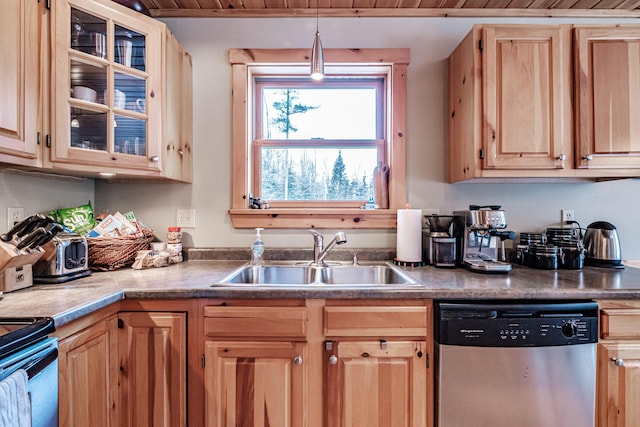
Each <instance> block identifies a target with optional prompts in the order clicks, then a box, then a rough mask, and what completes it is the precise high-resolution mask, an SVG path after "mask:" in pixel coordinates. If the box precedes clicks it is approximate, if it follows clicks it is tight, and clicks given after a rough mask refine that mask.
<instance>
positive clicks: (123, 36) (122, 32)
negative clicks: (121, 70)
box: [113, 25, 146, 71]
mask: <svg viewBox="0 0 640 427" xmlns="http://www.w3.org/2000/svg"><path fill="white" fill-rule="evenodd" d="M115 29H116V31H115V41H114V44H113V45H114V56H115V58H114V60H115V62H117V63H118V64H122V65H124V66H125V67H132V68H136V69H138V70H140V71H145V54H146V49H145V46H146V42H145V38H144V35H143V34H140V33H138V32H136V31H133V30H130V29H129V28H125V27H121V26H120V25H116V26H115Z"/></svg>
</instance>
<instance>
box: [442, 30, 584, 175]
mask: <svg viewBox="0 0 640 427" xmlns="http://www.w3.org/2000/svg"><path fill="white" fill-rule="evenodd" d="M570 48H571V44H570V27H568V26H560V25H553V26H550V25H549V26H546V25H545V26H543V25H540V26H534V25H505V26H475V27H474V28H473V30H472V31H471V33H469V34H468V35H467V37H466V38H465V39H464V40H463V41H462V42H461V43H460V45H459V46H458V47H457V48H456V50H455V51H454V52H453V53H452V54H451V56H450V58H449V179H450V181H452V182H455V181H462V180H467V179H472V178H488V177H519V176H527V175H531V176H547V175H554V174H556V173H555V171H557V170H562V169H565V168H571V165H572V162H573V151H572V126H571V123H572V120H571V68H570V66H571V61H570V59H571V57H570V51H571V49H570ZM549 171H553V172H551V173H550V172H549Z"/></svg>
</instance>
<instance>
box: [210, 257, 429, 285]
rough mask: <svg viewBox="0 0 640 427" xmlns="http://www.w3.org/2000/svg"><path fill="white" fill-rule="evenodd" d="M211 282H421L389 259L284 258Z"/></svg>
mask: <svg viewBox="0 0 640 427" xmlns="http://www.w3.org/2000/svg"><path fill="white" fill-rule="evenodd" d="M214 286H254V287H308V286H314V287H331V288H336V287H347V288H350V287H358V288H361V287H374V288H379V287H394V288H397V287H414V286H422V285H421V284H420V283H419V282H416V281H415V280H413V279H411V278H410V277H409V276H408V275H407V274H405V273H404V272H403V271H402V270H401V269H399V268H397V267H396V266H394V265H393V264H390V263H376V264H359V265H314V264H310V263H308V262H307V263H301V262H287V263H270V264H265V265H244V266H242V267H240V268H239V269H237V270H236V271H234V272H233V273H231V274H230V275H229V276H227V277H225V278H224V279H222V280H221V281H219V282H217V283H215V284H214Z"/></svg>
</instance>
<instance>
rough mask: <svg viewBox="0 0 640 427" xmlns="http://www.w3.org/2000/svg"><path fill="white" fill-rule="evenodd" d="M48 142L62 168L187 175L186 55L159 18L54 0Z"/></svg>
mask: <svg viewBox="0 0 640 427" xmlns="http://www.w3.org/2000/svg"><path fill="white" fill-rule="evenodd" d="M51 22H52V40H53V49H52V71H51V73H52V75H51V82H52V100H51V107H52V108H51V123H52V125H51V126H52V129H51V135H52V137H51V143H50V147H49V148H50V150H49V156H48V158H47V159H46V164H47V165H48V166H50V167H52V168H53V169H55V170H62V171H66V172H68V173H80V174H85V175H86V174H88V175H90V176H96V177H99V176H101V175H100V174H104V173H108V174H117V175H118V176H125V177H127V176H144V177H150V178H155V177H164V178H170V179H175V180H180V181H190V180H191V172H190V169H191V133H192V131H191V127H192V123H191V120H190V119H191V112H190V111H191V108H192V107H191V96H190V93H191V60H190V58H189V56H188V54H187V53H186V52H185V51H184V49H183V48H182V46H181V45H180V44H179V43H178V42H177V40H175V37H173V35H172V34H171V33H170V32H169V30H168V29H167V28H166V25H165V24H164V23H162V22H160V21H157V20H155V19H152V18H149V17H147V16H144V15H142V14H139V13H137V12H134V11H131V10H130V9H127V8H124V7H123V6H120V5H117V4H114V3H113V2H111V1H106V0H66V1H57V2H54V4H53V8H52V10H51Z"/></svg>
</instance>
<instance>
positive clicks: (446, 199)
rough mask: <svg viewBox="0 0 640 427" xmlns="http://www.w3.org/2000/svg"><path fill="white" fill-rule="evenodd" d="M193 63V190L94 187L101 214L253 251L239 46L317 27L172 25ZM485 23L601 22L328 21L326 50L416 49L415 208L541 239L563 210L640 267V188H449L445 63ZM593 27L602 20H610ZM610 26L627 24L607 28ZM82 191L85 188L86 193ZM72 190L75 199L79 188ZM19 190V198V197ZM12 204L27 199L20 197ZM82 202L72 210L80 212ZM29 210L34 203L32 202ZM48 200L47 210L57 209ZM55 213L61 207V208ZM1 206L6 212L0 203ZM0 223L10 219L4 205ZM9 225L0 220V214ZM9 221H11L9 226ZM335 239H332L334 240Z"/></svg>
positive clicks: (371, 236) (295, 36)
mask: <svg viewBox="0 0 640 427" xmlns="http://www.w3.org/2000/svg"><path fill="white" fill-rule="evenodd" d="M165 22H167V24H168V25H169V27H170V28H171V29H172V30H173V31H174V33H175V34H176V35H177V36H178V38H179V39H180V40H181V42H182V43H183V44H184V46H185V47H186V48H187V50H188V51H189V52H190V53H191V55H192V57H193V77H194V154H195V156H194V159H195V160H194V182H193V184H192V185H185V184H173V183H157V184H128V185H124V184H107V183H104V182H101V181H96V183H95V203H96V209H97V210H103V209H111V210H131V209H133V210H134V211H135V212H136V214H137V215H138V216H139V217H141V218H142V219H143V220H144V221H145V222H147V223H148V224H149V225H150V226H152V227H153V228H154V229H155V230H156V231H157V234H158V235H163V234H164V230H166V227H167V226H170V225H173V224H174V222H175V216H176V209H177V208H194V209H196V222H197V227H196V228H195V229H185V230H184V231H185V239H184V240H185V243H187V244H188V245H189V246H197V247H245V246H247V247H248V246H249V245H250V243H251V235H252V232H251V230H236V229H234V228H233V227H232V226H231V224H230V220H229V217H228V215H227V210H228V208H229V204H230V199H231V195H230V176H231V171H230V159H231V150H230V135H231V128H230V123H231V116H230V99H231V93H230V87H231V84H230V81H231V80H230V79H231V75H230V71H231V70H230V67H229V64H228V58H227V51H228V49H229V48H231V47H236V48H237V47H253V48H286V47H294V48H304V47H309V48H310V47H311V43H312V41H313V33H314V31H315V19H307V18H291V19H257V18H247V19H215V18H212V19H189V18H185V19H166V20H165ZM480 22H496V23H501V22H502V23H504V22H521V23H530V22H544V23H552V22H559V23H560V22H562V23H570V22H574V23H578V22H583V23H586V22H594V20H593V19H592V20H580V21H579V20H572V21H569V20H555V21H552V20H548V19H547V20H539V21H535V20H531V19H528V20H518V21H516V20H511V21H507V20H504V19H485V20H483V21H480V20H478V19H471V18H467V19H454V18H393V19H384V18H356V19H351V18H333V19H329V18H321V19H320V33H321V37H322V42H323V45H324V46H325V47H326V48H329V47H360V48H365V47H409V48H410V49H411V64H410V66H409V80H408V84H409V97H408V110H409V117H408V142H409V145H408V160H407V165H408V174H409V176H408V195H407V197H408V201H409V202H410V203H411V205H412V206H413V207H417V208H437V209H440V211H441V212H442V213H447V212H450V211H451V210H454V209H464V208H465V207H467V206H468V205H469V204H470V203H473V204H501V205H502V206H503V207H504V209H505V210H506V211H507V218H508V220H509V229H512V230H515V231H517V232H519V231H540V230H542V229H544V228H545V227H548V226H554V225H556V226H557V225H558V222H559V219H560V209H563V208H569V209H574V210H575V214H576V218H577V220H578V221H579V222H580V223H581V224H582V225H583V226H586V225H588V224H589V223H590V222H591V221H595V220H607V221H610V222H612V223H613V224H615V225H616V226H617V227H618V229H619V231H620V234H621V237H622V245H623V248H622V249H623V255H624V256H625V258H634V259H640V245H639V244H638V243H636V242H638V241H640V228H639V227H638V226H637V221H636V217H637V215H638V213H637V209H635V205H636V203H634V201H635V199H637V198H638V196H639V195H640V181H639V180H636V179H633V180H621V181H612V182H602V183H561V184H524V183H518V184H454V185H452V184H447V183H446V182H445V179H446V150H445V148H446V135H447V130H446V123H447V122H446V86H447V81H446V77H447V63H446V59H447V57H448V56H449V54H450V53H451V51H452V50H453V49H454V48H455V46H456V45H457V44H458V43H459V42H460V40H462V38H463V37H464V35H465V34H466V33H467V32H468V31H469V29H470V28H471V26H472V25H473V24H474V23H480ZM595 22H601V23H604V22H605V21H603V20H600V21H598V20H595ZM606 22H624V20H610V21H606ZM22 179H23V178H19V179H14V178H8V177H3V176H2V175H0V197H2V199H0V200H2V205H5V202H4V196H5V194H7V191H8V192H9V193H11V194H13V193H15V192H16V191H15V190H12V189H9V190H7V189H6V188H4V187H12V188H15V187H14V186H17V185H18V186H22V185H23V184H22ZM25 182H26V183H25V184H24V186H27V187H28V188H32V189H33V191H34V196H33V204H34V205H36V206H39V205H41V206H45V205H44V203H43V202H42V201H41V198H42V197H43V196H45V198H46V197H47V196H46V194H48V192H47V190H45V189H44V188H43V185H41V183H40V181H37V182H33V181H31V180H29V181H28V182H27V181H25ZM74 185H75V184H74ZM46 186H47V187H51V188H52V189H53V190H52V191H54V194H57V195H63V194H64V195H67V193H68V191H65V190H64V188H62V189H61V188H60V184H59V183H58V182H57V181H50V182H49V183H46ZM83 187H84V186H83ZM74 191H75V190H74ZM21 192H22V191H21ZM13 196H14V197H15V199H14V200H16V202H17V203H21V201H22V200H25V199H24V198H23V196H22V195H21V194H18V195H16V194H14V195H13ZM84 199H86V197H85V196H84V195H82V196H78V197H76V198H75V199H74V201H78V202H79V203H82V201H83V200H84ZM28 200H29V201H30V202H29V203H31V200H32V199H31V196H29V199H28ZM52 205H53V203H52V202H51V201H48V202H47V205H46V208H47V209H48V208H49V207H50V206H52ZM54 207H55V206H54ZM0 208H2V206H0ZM1 215H6V209H5V208H2V213H1ZM0 218H1V216H0ZM5 223H6V221H3V222H2V224H0V225H4V224H5ZM332 232H333V230H327V231H326V233H327V234H329V233H332ZM347 237H348V239H349V240H348V243H347V245H346V246H345V248H347V247H351V248H358V247H394V246H395V231H393V230H389V231H349V230H347ZM265 242H266V244H267V246H274V247H275V246H277V247H307V246H310V245H311V244H312V239H311V237H310V236H309V235H308V232H307V231H306V230H266V232H265Z"/></svg>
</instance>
